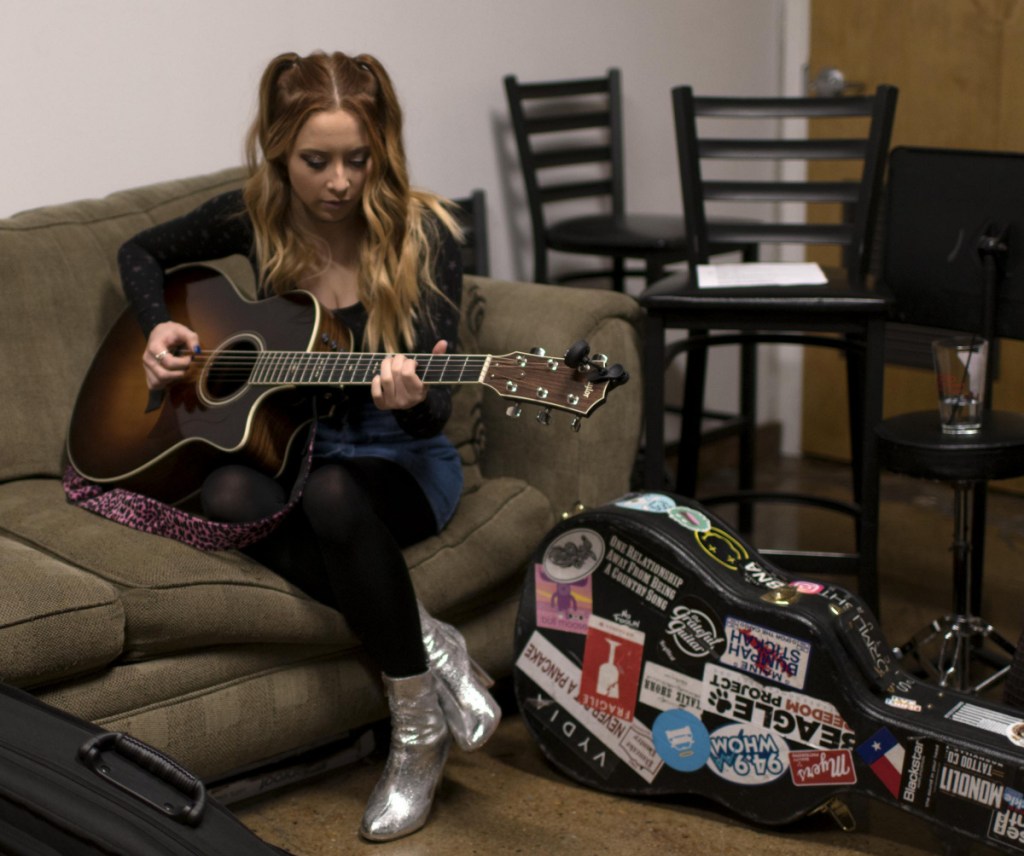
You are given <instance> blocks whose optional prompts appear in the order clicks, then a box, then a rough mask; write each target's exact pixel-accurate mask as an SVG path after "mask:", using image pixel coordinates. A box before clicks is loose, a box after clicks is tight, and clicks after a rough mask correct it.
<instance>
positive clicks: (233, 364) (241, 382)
mask: <svg viewBox="0 0 1024 856" xmlns="http://www.w3.org/2000/svg"><path fill="white" fill-rule="evenodd" d="M257 351H258V348H257V347H256V343H255V342H252V341H249V340H245V339H243V340H239V341H236V342H232V343H231V345H230V346H229V347H225V348H222V349H221V350H219V351H218V352H217V353H216V354H215V355H214V357H213V358H212V359H211V361H210V364H209V365H208V366H207V367H206V372H205V378H204V386H205V387H206V394H207V396H208V397H209V398H210V399H211V400H214V401H216V400H218V399H220V400H222V399H225V398H231V397H232V396H233V395H235V394H236V393H237V392H238V391H239V390H240V389H242V388H243V387H244V386H245V385H246V384H247V383H248V381H249V375H250V373H251V372H252V367H253V363H254V362H255V357H256V354H257Z"/></svg>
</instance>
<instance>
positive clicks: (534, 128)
mask: <svg viewBox="0 0 1024 856" xmlns="http://www.w3.org/2000/svg"><path fill="white" fill-rule="evenodd" d="M610 124H611V114H610V113H609V112H608V111H607V110H598V111H593V112H590V113H563V114H561V115H558V116H539V117H537V118H532V119H527V120H526V133H527V134H556V133H558V132H560V131H581V130H585V129H587V128H607V127H608V126H609V125H610Z"/></svg>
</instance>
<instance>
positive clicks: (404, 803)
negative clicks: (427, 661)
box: [359, 671, 451, 841]
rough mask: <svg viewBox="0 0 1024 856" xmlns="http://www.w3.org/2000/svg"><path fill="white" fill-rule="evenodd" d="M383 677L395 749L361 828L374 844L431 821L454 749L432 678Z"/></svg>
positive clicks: (373, 794)
mask: <svg viewBox="0 0 1024 856" xmlns="http://www.w3.org/2000/svg"><path fill="white" fill-rule="evenodd" d="M383 677H384V688H385V689H386V691H387V696H388V705H389V706H390V708H391V748H390V751H389V752H388V760H387V764H386V765H385V766H384V773H383V774H382V775H381V777H380V780H379V781H378V782H377V785H376V786H375V787H374V789H373V793H372V794H370V799H369V801H368V802H367V804H366V811H365V812H364V814H363V822H362V825H361V826H360V829H359V834H360V835H362V836H363V838H366V839H368V840H370V841H390V840H391V839H393V838H401V837H402V836H403V835H408V834H409V833H411V832H415V831H416V830H417V829H419V828H420V827H422V826H423V824H425V823H426V822H427V815H429V814H430V807H431V805H432V804H433V802H434V791H435V789H436V788H437V784H438V782H439V781H441V774H442V773H443V772H444V763H445V761H446V760H447V758H448V747H449V746H450V745H451V740H450V738H449V735H448V726H447V725H446V724H445V719H444V713H443V711H442V710H441V707H440V705H439V703H438V697H437V695H438V690H437V680H436V679H435V678H434V675H433V673H432V672H430V671H426V672H424V673H423V674H422V675H413V676H412V677H409V678H389V677H388V676H387V675H384V676H383Z"/></svg>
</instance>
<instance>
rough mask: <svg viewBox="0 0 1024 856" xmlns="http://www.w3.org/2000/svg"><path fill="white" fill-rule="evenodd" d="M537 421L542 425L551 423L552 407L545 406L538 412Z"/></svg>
mask: <svg viewBox="0 0 1024 856" xmlns="http://www.w3.org/2000/svg"><path fill="white" fill-rule="evenodd" d="M537 421H538V422H539V423H540V424H541V425H550V424H551V408H550V407H545V408H543V409H542V410H540V411H539V412H538V413H537Z"/></svg>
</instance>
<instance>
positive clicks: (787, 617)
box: [515, 493, 1024, 853]
mask: <svg viewBox="0 0 1024 856" xmlns="http://www.w3.org/2000/svg"><path fill="white" fill-rule="evenodd" d="M515 651H516V669H515V693H516V698H517V700H518V703H519V707H520V709H521V710H522V711H523V718H524V721H525V723H526V725H527V727H528V729H529V730H530V732H531V734H532V735H533V737H534V738H535V739H536V741H537V743H538V745H539V747H540V749H541V751H542V752H543V754H544V755H545V756H546V757H547V758H548V759H549V760H550V761H551V762H552V764H553V765H554V766H555V767H556V768H558V769H559V770H560V771H562V772H563V773H564V774H566V775H567V776H569V777H571V778H572V779H574V780H576V781H578V782H581V783H583V784H585V785H587V786H590V787H593V788H596V789H599V790H603V791H607V792H610V793H616V794H623V795H629V796H635V797H666V796H676V797H680V798H685V797H686V796H692V797H695V798H696V797H700V798H707V799H711V800H715V801H717V802H719V803H720V804H722V805H724V806H726V807H727V808H728V809H730V810H732V811H733V812H735V813H736V814H737V815H739V816H741V817H743V818H746V819H748V820H751V821H754V822H756V823H760V824H787V823H792V822H793V821H795V820H797V819H799V818H802V817H805V816H806V815H809V814H812V813H814V812H818V811H826V812H829V813H831V814H832V815H833V816H834V817H835V818H836V819H837V820H839V821H840V823H841V824H842V825H844V826H845V827H846V828H853V826H854V825H855V823H856V813H855V810H854V809H855V808H856V805H857V804H856V802H855V801H854V800H853V799H852V798H855V797H860V796H867V797H871V798H873V799H876V800H881V801H883V802H885V803H888V804H889V805H891V806H894V807H897V808H899V809H901V810H903V811H906V812H909V813H911V814H913V815H916V816H917V817H920V818H922V819H923V820H924V821H926V823H927V824H930V825H931V826H932V828H934V830H935V832H936V834H937V838H938V839H939V840H943V841H946V842H948V841H949V839H950V838H953V837H960V838H961V840H962V843H964V842H966V840H967V839H973V840H974V841H977V842H984V843H985V844H986V845H988V846H990V847H995V848H998V849H1002V850H1005V851H1006V852H1010V853H1020V852H1021V851H1022V850H1024V711H1021V710H1017V709H1014V708H1010V707H1008V706H1005V705H1002V704H1000V703H998V702H994V701H990V700H987V699H984V698H979V697H978V696H975V695H967V694H964V693H959V692H956V691H954V690H950V689H945V688H942V687H939V686H936V685H933V684H929V683H926V682H924V681H922V680H919V679H918V678H917V677H915V676H914V675H911V674H909V673H908V672H906V671H904V669H903V668H902V667H901V664H900V661H899V660H898V659H897V658H896V656H895V654H894V652H893V649H892V647H891V646H890V645H888V644H887V643H886V641H885V639H884V637H883V635H882V633H881V632H880V630H879V625H878V620H877V618H876V617H875V616H874V615H873V614H872V613H871V612H870V610H869V609H868V608H867V606H866V605H865V604H864V602H863V601H861V600H860V599H859V598H858V597H857V596H856V595H854V594H851V593H850V592H848V591H846V590H845V589H843V588H841V587H840V586H837V585H833V584H829V583H823V582H819V581H815V580H813V579H807V578H800V577H794V576H792V575H790V574H787V573H786V572H784V571H782V570H779V569H778V568H776V567H774V566H773V565H772V564H771V563H770V562H769V561H768V560H767V559H766V558H765V557H763V556H761V555H759V554H758V553H757V552H756V551H755V550H754V549H753V548H752V547H750V545H748V544H747V543H745V542H744V540H743V539H742V538H740V537H739V536H738V535H737V534H736V533H735V532H734V531H732V530H731V529H730V528H729V526H728V525H727V524H726V523H724V522H723V521H722V520H721V519H719V518H717V517H715V516H714V515H713V514H712V513H711V512H710V511H708V510H707V509H706V508H704V507H702V506H700V505H699V504H698V503H696V502H694V501H693V500H690V499H686V498H683V497H680V496H675V495H672V494H660V493H637V494H628V495H626V496H624V497H621V498H620V499H618V500H617V501H615V502H611V503H609V504H608V505H605V506H602V507H600V508H593V509H589V510H586V511H583V512H582V513H580V514H577V515H576V516H574V517H571V518H569V519H567V520H564V521H562V522H561V523H559V524H558V525H557V526H555V527H554V528H553V529H552V530H551V532H550V533H549V534H548V535H547V536H546V538H545V539H544V540H543V542H542V543H541V544H540V545H539V546H538V547H537V550H536V551H535V553H534V562H533V568H532V569H531V573H530V574H529V575H528V578H527V584H526V586H525V587H524V591H523V595H522V600H521V603H520V608H519V614H518V618H517V622H516V631H515ZM854 846H855V845H854ZM926 846H927V845H926ZM971 852H974V851H973V850H972V851H971Z"/></svg>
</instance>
